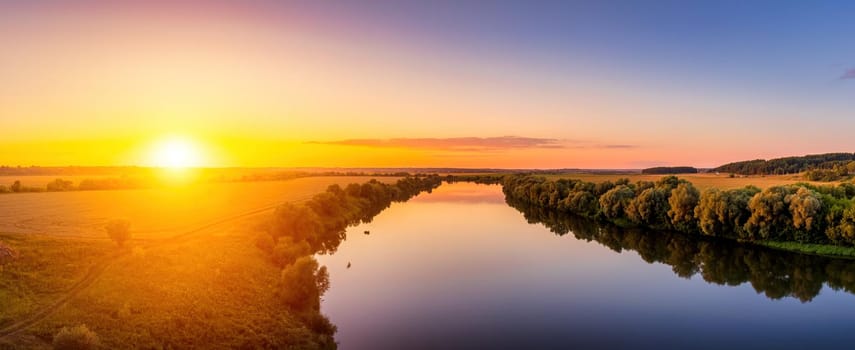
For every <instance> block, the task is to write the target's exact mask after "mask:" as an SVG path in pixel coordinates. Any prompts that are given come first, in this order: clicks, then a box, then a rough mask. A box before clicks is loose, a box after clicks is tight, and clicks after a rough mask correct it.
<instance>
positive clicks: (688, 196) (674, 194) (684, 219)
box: [668, 182, 701, 232]
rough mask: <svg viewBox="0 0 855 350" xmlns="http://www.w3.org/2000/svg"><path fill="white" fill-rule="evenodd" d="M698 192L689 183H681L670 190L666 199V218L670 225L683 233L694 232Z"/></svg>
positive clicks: (698, 198) (696, 225)
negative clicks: (667, 207)
mask: <svg viewBox="0 0 855 350" xmlns="http://www.w3.org/2000/svg"><path fill="white" fill-rule="evenodd" d="M700 196H701V195H700V192H698V190H697V189H696V188H695V186H694V185H692V183H690V182H681V183H679V184H678V185H677V187H676V188H674V189H673V190H671V196H670V197H668V206H669V207H670V209H669V210H668V217H669V218H670V219H671V224H672V225H674V227H675V228H676V229H677V230H679V231H683V232H695V231H696V230H697V227H698V221H697V219H695V207H697V206H698V201H700Z"/></svg>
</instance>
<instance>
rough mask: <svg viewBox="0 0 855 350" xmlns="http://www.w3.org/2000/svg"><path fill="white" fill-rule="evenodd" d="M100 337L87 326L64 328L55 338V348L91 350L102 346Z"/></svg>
mask: <svg viewBox="0 0 855 350" xmlns="http://www.w3.org/2000/svg"><path fill="white" fill-rule="evenodd" d="M100 343H101V342H100V341H99V340H98V335H97V334H95V332H93V331H91V330H89V328H88V327H86V325H85V324H82V325H78V326H74V327H62V329H60V330H59V333H57V334H56V335H55V336H54V337H53V348H54V349H56V350H90V349H97V348H98V347H99V346H100Z"/></svg>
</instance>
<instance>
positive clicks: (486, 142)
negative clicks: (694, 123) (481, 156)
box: [307, 136, 637, 152]
mask: <svg viewBox="0 0 855 350" xmlns="http://www.w3.org/2000/svg"><path fill="white" fill-rule="evenodd" d="M307 143H310V144H322V145H338V146H362V147H377V148H416V149H433V150H444V151H458V152H477V151H500V150H511V149H529V148H539V149H544V148H547V149H550V148H551V149H558V148H572V149H580V148H590V149H629V148H636V147H637V146H636V145H629V144H596V143H590V142H583V141H578V140H562V139H553V138H537V137H521V136H499V137H450V138H389V139H347V140H337V141H310V142H307Z"/></svg>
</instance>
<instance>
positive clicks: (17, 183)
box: [9, 180, 21, 192]
mask: <svg viewBox="0 0 855 350" xmlns="http://www.w3.org/2000/svg"><path fill="white" fill-rule="evenodd" d="M9 189H10V190H12V192H21V181H20V180H15V182H13V183H12V186H10V187H9Z"/></svg>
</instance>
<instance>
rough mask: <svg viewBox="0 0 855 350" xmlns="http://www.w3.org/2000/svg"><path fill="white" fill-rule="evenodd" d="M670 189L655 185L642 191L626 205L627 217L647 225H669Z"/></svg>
mask: <svg viewBox="0 0 855 350" xmlns="http://www.w3.org/2000/svg"><path fill="white" fill-rule="evenodd" d="M669 194H670V190H668V189H665V188H661V187H654V188H648V189H646V190H644V191H643V192H641V193H640V194H639V195H638V196H637V197H635V198H634V199H632V200H631V201H630V202H629V204H628V205H627V207H626V215H627V217H628V218H629V219H630V220H632V221H633V222H635V223H639V224H643V225H647V226H657V227H662V226H668V224H669V223H670V221H669V220H668V210H669V208H668V195H669Z"/></svg>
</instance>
